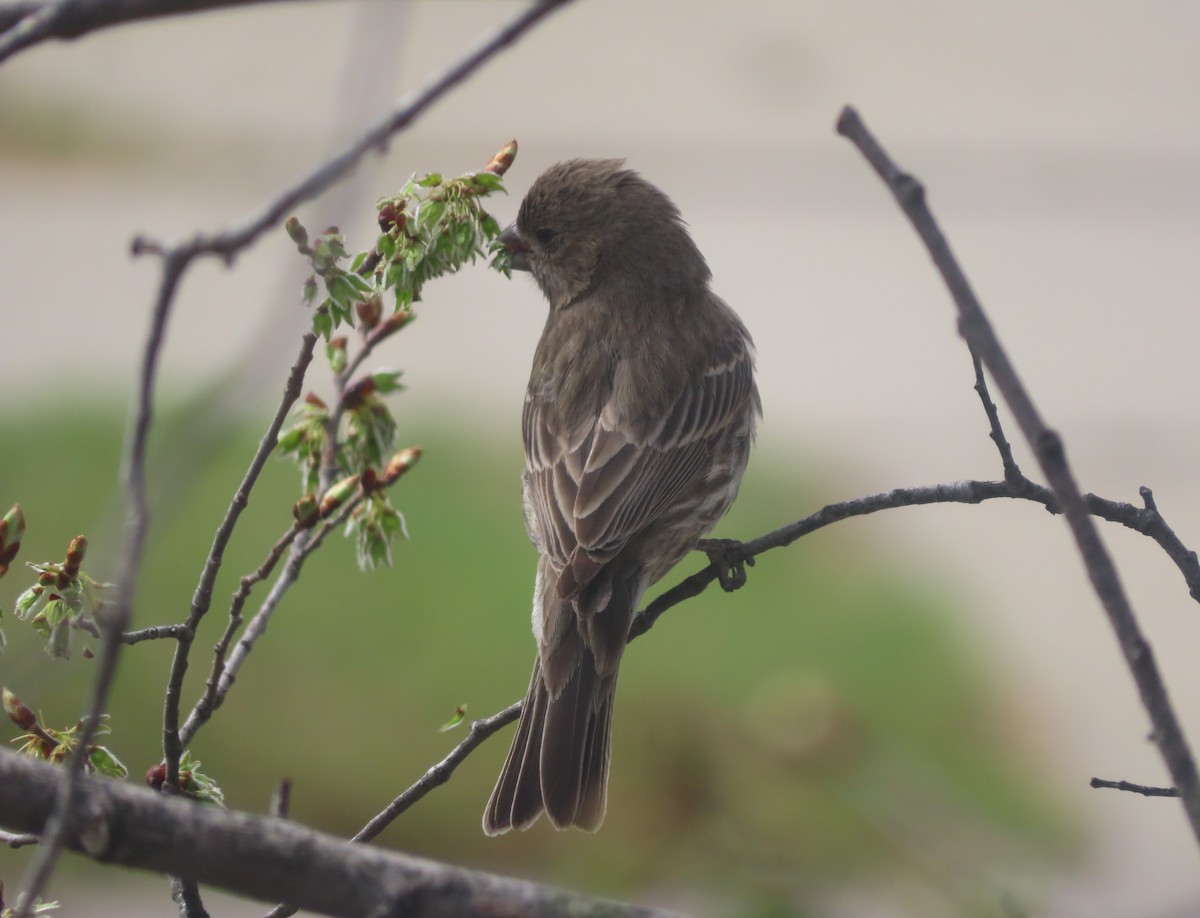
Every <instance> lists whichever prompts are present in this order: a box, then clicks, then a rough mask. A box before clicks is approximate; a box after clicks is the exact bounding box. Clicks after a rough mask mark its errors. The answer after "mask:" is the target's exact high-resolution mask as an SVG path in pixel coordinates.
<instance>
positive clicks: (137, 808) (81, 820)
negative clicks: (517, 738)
mask: <svg viewBox="0 0 1200 918" xmlns="http://www.w3.org/2000/svg"><path fill="white" fill-rule="evenodd" d="M58 772H59V769H58V768H56V767H55V766H53V765H50V764H47V763H45V762H39V761H35V760H33V759H30V758H27V757H25V756H20V755H17V754H16V753H14V752H10V751H8V750H0V823H3V824H4V825H5V826H8V827H11V828H13V829H16V830H19V831H33V830H36V829H37V828H38V827H39V826H41V824H42V823H43V821H44V820H45V818H46V814H47V813H48V812H49V810H50V808H51V806H52V804H53V799H54V794H55V787H56V785H57V784H58ZM65 841H66V844H67V846H68V847H70V848H71V849H72V850H75V851H79V852H81V853H83V854H85V855H87V856H88V857H90V858H93V859H95V860H99V861H106V862H110V863H114V864H121V865H124V866H127V867H137V868H140V869H143V870H152V871H156V872H158V873H166V874H172V875H174V876H180V877H185V878H187V879H188V880H190V881H194V882H197V883H203V884H208V885H212V886H217V887H220V888H222V889H227V890H229V891H231V892H234V893H238V894H240V895H244V896H250V897H252V898H255V899H260V900H263V901H266V902H277V901H279V900H280V899H282V898H285V897H286V898H288V899H290V900H291V901H293V902H295V903H297V905H298V906H299V907H301V908H304V909H308V910H310V911H314V912H318V913H320V914H323V915H338V916H351V918H353V916H363V918H401V916H403V918H419V916H447V918H449V916H456V918H457V916H462V915H528V916H546V918H550V916H561V915H566V914H571V915H595V916H614V918H615V916H635V915H636V916H652V915H655V914H662V913H661V912H654V911H652V910H650V909H646V908H638V907H636V906H627V905H620V904H617V903H611V902H604V901H600V900H596V899H590V898H588V897H586V896H581V895H578V894H576V893H571V892H567V891H565V890H559V889H553V888H551V887H547V886H539V885H537V884H534V883H527V882H523V881H519V880H511V879H506V878H503V877H497V876H493V875H490V874H485V873H478V872H475V871H469V870H463V869H459V868H455V867H448V866H446V865H443V864H438V863H435V862H433V861H427V860H423V859H419V858H414V857H407V856H402V855H399V854H395V853H392V852H386V851H381V850H379V849H376V848H372V847H369V846H367V845H348V844H346V842H345V841H344V840H343V839H339V838H333V837H332V836H329V835H325V834H323V833H320V832H314V831H313V830H311V829H307V828H304V827H303V826H298V825H296V824H295V823H292V822H288V821H287V820H281V819H271V818H268V817H264V816H252V815H249V814H246V813H237V812H231V811H229V810H226V809H224V808H222V807H218V806H213V805H209V804H201V803H196V802H194V801H191V800H188V799H186V798H182V797H175V796H170V795H167V794H156V793H154V792H153V791H150V790H148V789H147V788H139V787H133V786H129V785H126V784H123V783H121V782H118V781H112V780H108V779H103V778H94V777H87V778H84V779H83V781H81V782H80V784H79V801H78V805H77V806H76V807H75V808H74V809H73V810H72V811H71V818H70V820H69V821H68V830H67V832H66V835H65Z"/></svg>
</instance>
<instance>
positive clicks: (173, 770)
mask: <svg viewBox="0 0 1200 918" xmlns="http://www.w3.org/2000/svg"><path fill="white" fill-rule="evenodd" d="M316 344H317V336H316V335H315V334H313V333H312V332H309V333H307V334H305V335H304V336H303V338H302V339H301V343H300V353H299V354H298V355H297V356H296V362H295V364H294V365H293V366H292V370H291V373H289V374H288V379H287V382H286V383H285V384H284V387H283V396H282V398H281V399H280V402H279V407H278V408H276V409H275V415H274V417H272V418H271V423H270V424H269V425H268V426H267V430H266V433H264V434H263V436H262V439H261V440H260V441H259V443H258V449H257V450H256V451H255V453H254V458H253V459H251V461H250V466H249V468H247V469H246V474H245V475H244V476H243V477H242V482H241V484H240V485H239V486H238V489H237V492H236V493H235V494H234V495H233V500H232V501H231V502H230V504H229V507H228V509H226V511H225V517H224V518H223V519H222V520H221V523H220V525H219V526H217V532H216V535H215V536H214V537H213V543H212V548H210V549H209V552H208V557H207V558H206V559H205V561H204V568H203V571H202V573H201V574H200V582H199V583H197V584H196V590H195V592H194V593H193V594H192V606H191V609H190V610H189V611H188V617H187V620H186V622H185V623H184V628H185V629H186V632H184V633H181V634H180V635H179V638H178V644H177V645H176V647H175V657H174V659H173V660H172V661H171V672H170V675H169V676H168V679H167V690H166V695H165V701H164V704H163V757H164V762H165V763H166V766H167V775H166V779H165V780H166V783H167V784H168V785H169V786H170V787H173V788H178V787H179V758H180V756H181V755H182V754H183V747H184V743H183V742H182V741H181V739H180V736H179V702H180V697H181V693H182V691H183V679H184V676H186V675H187V669H188V660H189V657H190V655H191V648H192V641H193V639H194V637H195V634H196V630H197V628H199V626H200V621H201V619H203V618H204V616H205V614H206V613H207V612H208V609H209V607H210V606H211V605H212V593H213V586H214V584H215V583H216V580H217V574H218V573H219V572H220V570H221V562H222V560H223V558H224V555H225V548H226V546H227V545H228V544H229V540H230V538H231V537H232V536H233V530H234V527H235V526H236V525H237V521H238V517H239V516H241V513H242V511H243V510H245V509H246V506H247V504H248V503H249V502H250V492H251V490H252V489H253V488H254V485H255V483H256V482H257V481H258V476H259V474H260V473H261V472H262V470H263V467H264V466H265V465H266V463H267V459H268V458H269V457H270V455H271V453H272V452H274V450H275V446H276V444H277V443H278V441H279V431H280V430H281V429H282V428H283V424H284V422H285V421H286V420H287V416H288V412H289V411H291V410H292V405H294V404H295V403H296V399H298V398H299V397H300V392H301V390H302V389H303V386H304V375H305V373H306V372H307V371H308V366H309V364H310V363H311V362H312V356H313V349H314V348H315V347H316Z"/></svg>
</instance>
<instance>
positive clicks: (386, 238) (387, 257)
mask: <svg viewBox="0 0 1200 918" xmlns="http://www.w3.org/2000/svg"><path fill="white" fill-rule="evenodd" d="M375 251H376V252H378V253H379V257H380V258H382V259H383V260H384V261H391V260H392V259H393V258H395V257H396V240H395V239H393V238H392V236H391V234H390V233H381V234H380V236H379V238H378V239H376V240H375Z"/></svg>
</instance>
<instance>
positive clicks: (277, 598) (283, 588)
mask: <svg viewBox="0 0 1200 918" xmlns="http://www.w3.org/2000/svg"><path fill="white" fill-rule="evenodd" d="M362 499H363V495H362V494H359V495H357V496H355V497H354V498H352V499H351V500H348V501H346V504H345V506H343V507H342V508H341V510H340V511H339V512H338V513H337V515H336V516H334V517H333V518H332V519H330V520H328V521H327V522H326V523H325V525H324V526H323V527H322V528H321V530H320V531H319V532H318V533H317V535H316V536H315V537H314V538H312V539H309V540H308V541H306V542H304V543H303V544H300V543H299V542H294V543H293V544H292V551H291V554H289V555H288V559H287V563H286V564H284V566H283V570H282V571H281V572H280V574H279V577H278V579H277V580H276V581H275V583H274V584H273V585H272V586H271V589H270V591H269V592H268V593H267V596H266V598H265V599H264V600H263V601H262V605H261V606H259V607H258V611H257V612H255V613H254V617H253V618H251V619H250V624H249V625H247V626H246V630H245V632H244V633H243V634H242V637H241V638H240V639H239V640H238V642H237V644H235V645H234V648H233V652H232V653H230V654H229V660H228V661H227V662H226V663H225V665H224V667H223V668H222V669H221V672H220V673H219V675H217V681H216V688H215V689H213V690H211V691H210V690H206V691H205V693H204V695H203V696H201V698H200V700H199V701H197V702H196V704H195V705H194V706H193V707H192V710H191V713H190V714H188V717H187V720H186V721H185V722H184V724H183V727H182V728H180V730H179V743H180V749H181V750H182V749H183V748H185V747H186V746H187V745H188V743H190V742H191V741H192V738H193V737H194V736H195V735H196V731H197V730H199V729H200V728H201V727H202V726H204V724H206V723H208V720H209V718H211V717H212V715H213V712H215V711H216V709H217V708H219V707H220V706H221V705H222V704H223V703H224V701H225V696H226V695H228V694H229V690H230V689H231V688H232V687H233V683H234V680H235V679H237V674H238V671H239V670H240V669H241V668H242V664H243V663H244V662H245V661H246V657H247V656H249V654H250V651H251V650H252V649H253V647H254V642H255V641H257V640H258V639H259V638H260V637H262V636H263V634H265V633H266V630H267V625H269V624H270V622H271V616H272V615H273V614H274V612H275V610H276V609H277V608H278V607H279V603H280V602H282V601H283V597H284V596H285V595H286V594H287V591H288V590H289V589H291V587H292V586H293V585H294V584H295V583H296V581H297V580H299V579H300V570H301V568H303V566H304V561H305V559H307V558H308V556H309V555H311V554H312V553H313V552H314V551H316V550H317V549H318V548H320V546H321V543H322V542H324V541H325V537H326V536H327V535H329V533H330V532H332V531H333V530H334V529H337V528H338V527H339V526H341V525H342V524H343V523H344V522H345V521H346V518H347V517H348V516H349V515H350V514H351V513H353V512H354V508H355V507H357V506H358V505H359V504H360V503H361V502H362ZM272 566H273V565H272Z"/></svg>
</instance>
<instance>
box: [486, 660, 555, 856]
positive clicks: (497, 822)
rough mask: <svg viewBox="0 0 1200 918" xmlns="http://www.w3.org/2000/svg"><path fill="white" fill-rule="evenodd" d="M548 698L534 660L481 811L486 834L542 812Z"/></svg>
mask: <svg viewBox="0 0 1200 918" xmlns="http://www.w3.org/2000/svg"><path fill="white" fill-rule="evenodd" d="M548 700H549V696H548V695H547V693H546V684H545V682H544V681H543V680H542V666H541V663H539V662H536V661H535V662H534V664H533V676H532V678H531V679H530V680H529V692H528V694H527V695H526V696H525V704H524V705H523V706H522V708H521V719H520V720H519V721H518V723H517V732H516V735H515V736H514V737H513V743H512V747H511V748H510V749H509V750H508V758H507V759H505V761H504V767H503V768H502V769H501V771H500V777H499V779H498V780H497V781H496V787H495V790H493V791H492V796H491V798H490V799H489V800H488V804H487V808H486V809H485V810H484V812H483V831H484V832H485V833H486V834H488V835H500V834H502V833H504V832H507V831H509V829H527V828H529V827H530V826H531V825H533V823H534V822H536V821H537V818H538V817H539V816H540V815H542V790H541V747H542V729H543V724H544V723H545V720H546V707H547V702H548Z"/></svg>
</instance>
